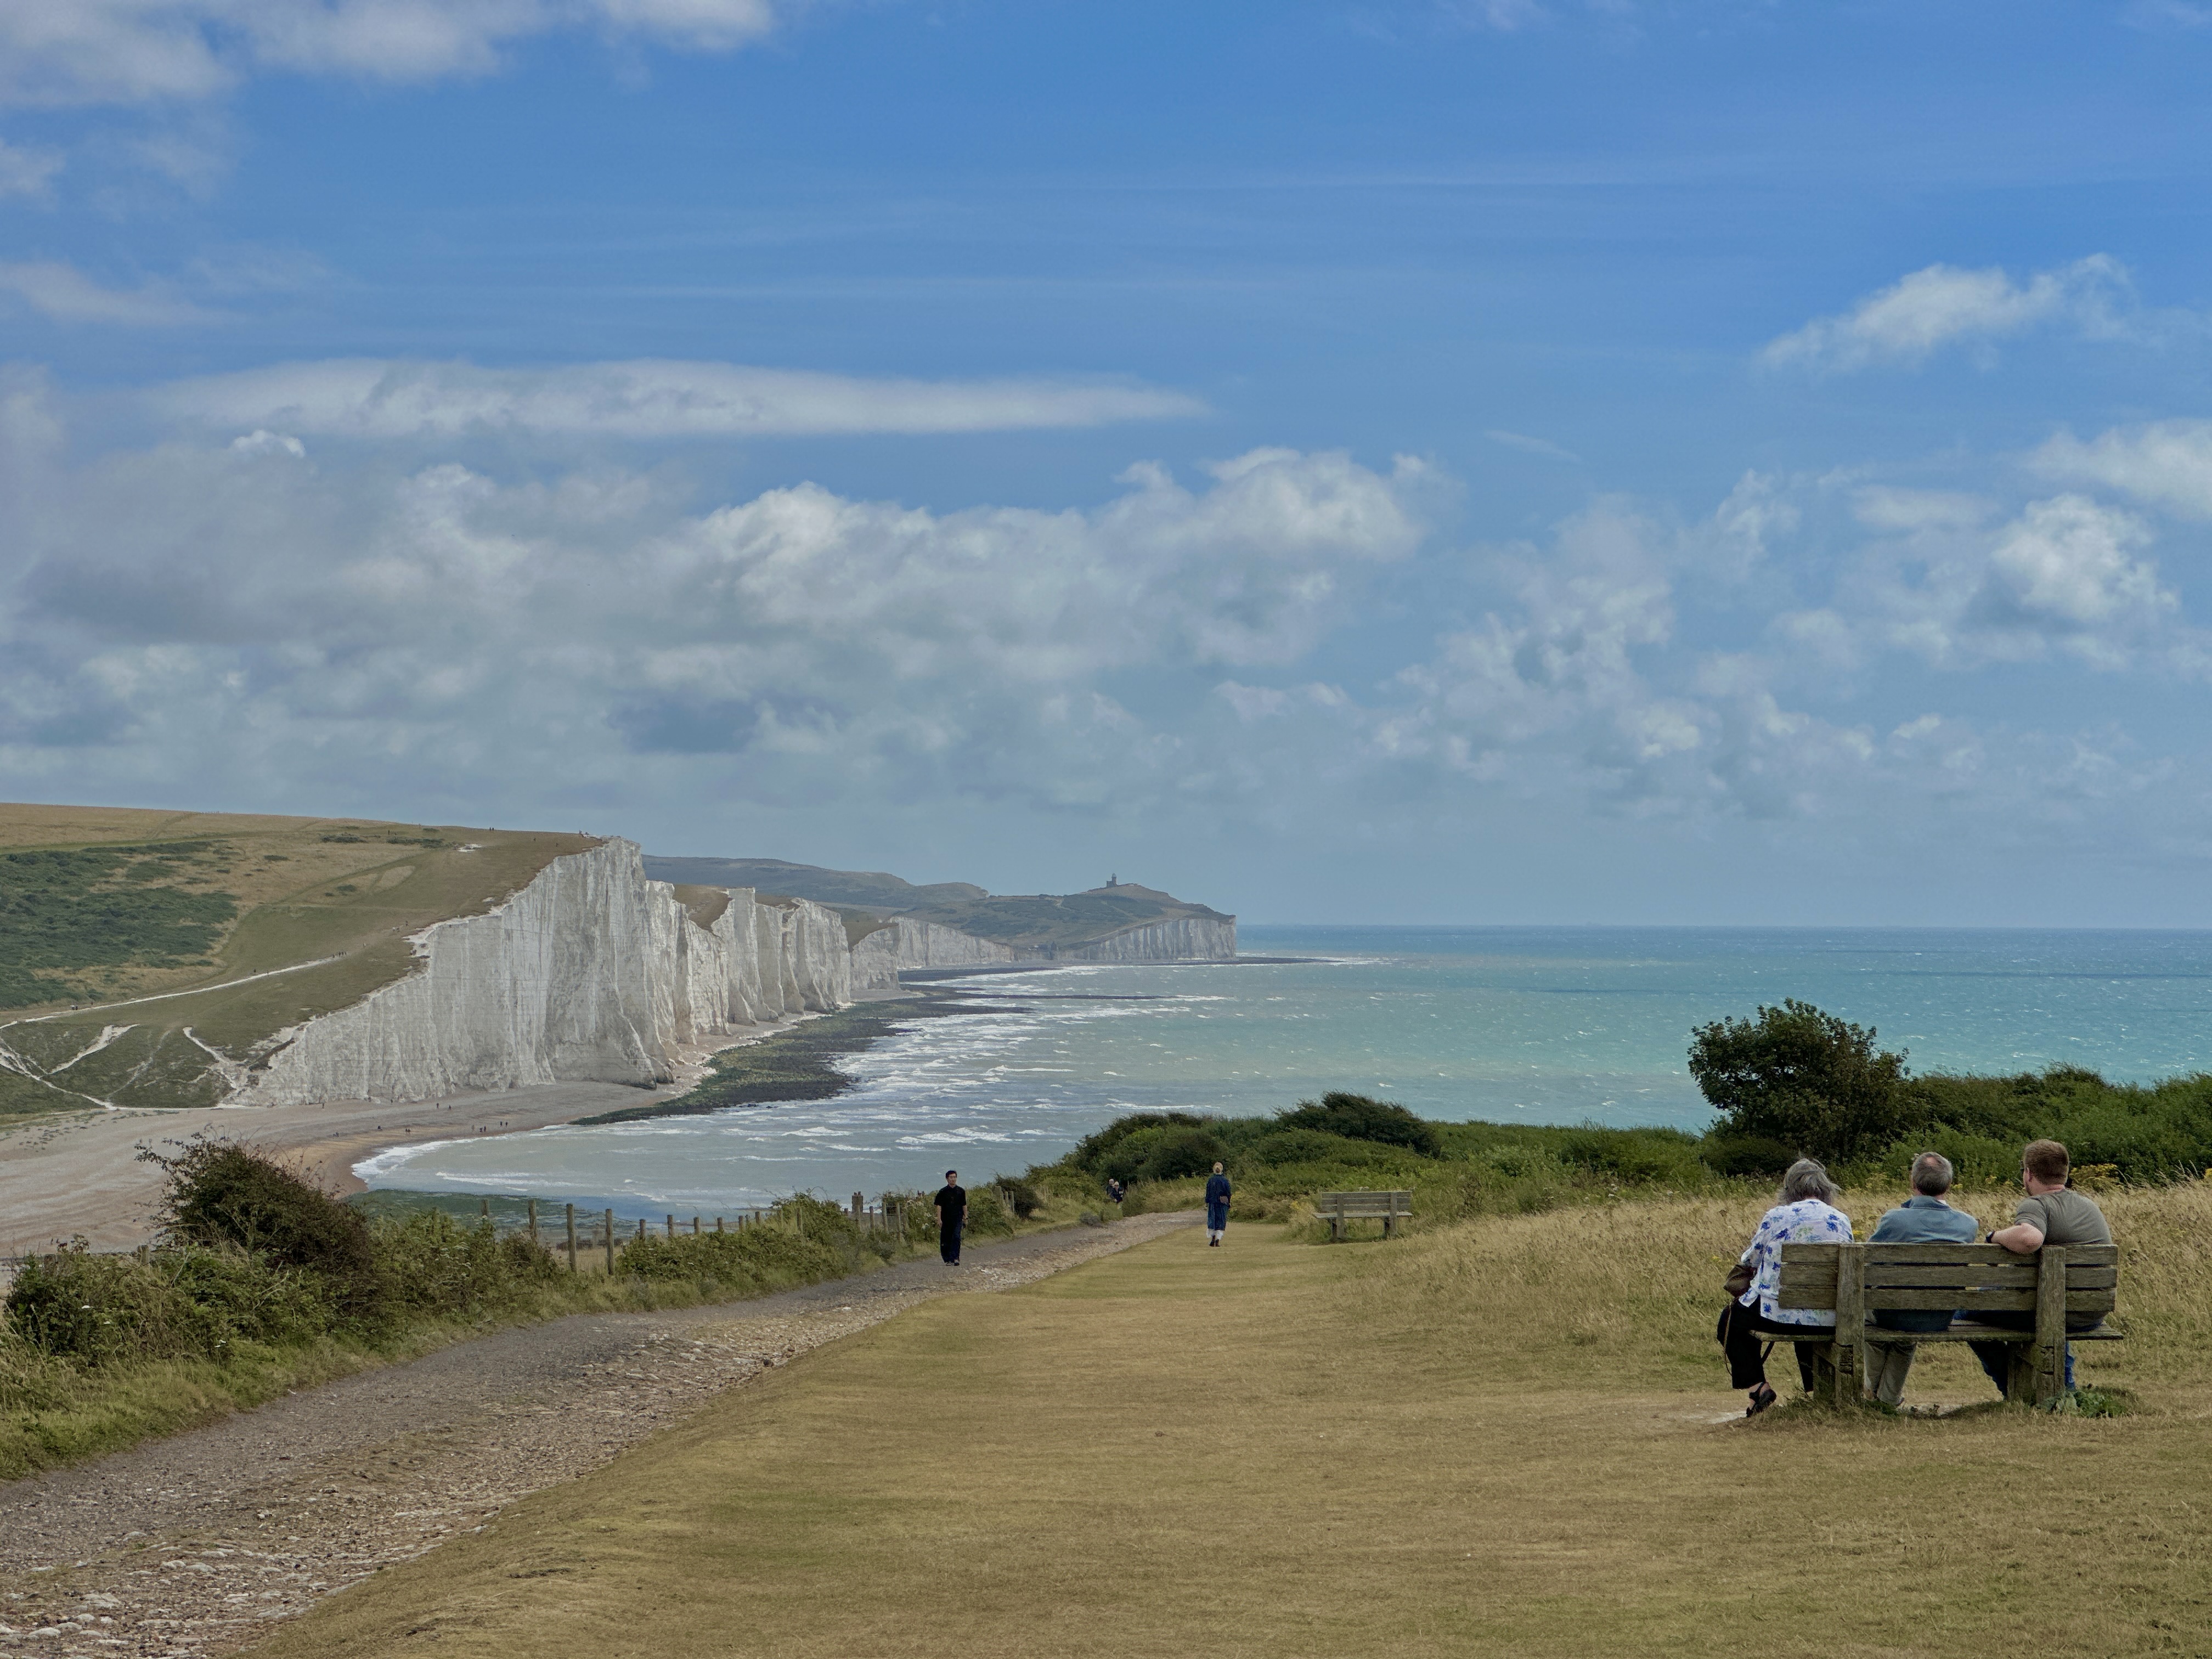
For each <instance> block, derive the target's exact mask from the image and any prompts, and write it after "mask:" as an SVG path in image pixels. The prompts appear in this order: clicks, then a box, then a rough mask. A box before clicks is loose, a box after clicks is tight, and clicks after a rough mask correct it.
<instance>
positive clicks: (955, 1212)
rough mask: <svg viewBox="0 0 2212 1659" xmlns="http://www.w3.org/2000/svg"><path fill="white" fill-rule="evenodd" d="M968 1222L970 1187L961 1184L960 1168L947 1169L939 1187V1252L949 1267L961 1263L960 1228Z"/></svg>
mask: <svg viewBox="0 0 2212 1659" xmlns="http://www.w3.org/2000/svg"><path fill="white" fill-rule="evenodd" d="M966 1225H968V1189H967V1188H965V1187H963V1186H962V1185H961V1184H960V1171H959V1170H946V1171H945V1184H944V1185H943V1186H942V1187H940V1188H938V1189H937V1253H938V1255H940V1256H942V1257H944V1258H945V1265H946V1266H947V1267H958V1266H959V1265H960V1230H961V1229H962V1228H963V1227H965V1226H966Z"/></svg>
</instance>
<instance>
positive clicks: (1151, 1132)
mask: <svg viewBox="0 0 2212 1659" xmlns="http://www.w3.org/2000/svg"><path fill="white" fill-rule="evenodd" d="M1228 1155H1229V1149H1228V1148H1227V1147H1226V1146H1223V1145H1222V1143H1221V1139H1220V1137H1219V1136H1218V1135H1216V1134H1215V1133H1213V1132H1212V1130H1211V1129H1210V1128H1207V1127H1203V1124H1202V1121H1199V1120H1193V1121H1191V1122H1189V1123H1188V1124H1186V1123H1176V1122H1168V1123H1160V1124H1153V1125H1150V1126H1147V1127H1144V1128H1140V1129H1139V1130H1137V1131H1136V1132H1135V1133H1132V1134H1127V1135H1124V1136H1123V1137H1122V1138H1121V1141H1120V1142H1119V1144H1118V1145H1116V1146H1115V1147H1114V1148H1113V1149H1112V1150H1111V1151H1110V1152H1108V1153H1107V1154H1106V1156H1105V1158H1104V1161H1103V1170H1102V1171H1101V1173H1103V1174H1104V1175H1108V1176H1112V1177H1113V1178H1114V1179H1115V1180H1116V1181H1119V1182H1123V1183H1124V1184H1127V1182H1133V1181H1179V1180H1181V1179H1182V1178H1183V1177H1185V1176H1197V1175H1204V1174H1206V1172H1207V1171H1208V1170H1212V1168H1213V1166H1214V1164H1216V1163H1217V1162H1220V1161H1223V1160H1225V1159H1226V1158H1227V1157H1228Z"/></svg>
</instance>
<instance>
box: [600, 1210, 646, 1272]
mask: <svg viewBox="0 0 2212 1659" xmlns="http://www.w3.org/2000/svg"><path fill="white" fill-rule="evenodd" d="M637 1225H639V1226H641V1227H642V1226H643V1225H645V1224H644V1223H643V1222H642V1221H641V1222H639V1223H638V1224H637ZM614 1270H615V1212H613V1211H612V1210H609V1211H608V1212H607V1271H608V1272H609V1273H612V1272H613V1271H614Z"/></svg>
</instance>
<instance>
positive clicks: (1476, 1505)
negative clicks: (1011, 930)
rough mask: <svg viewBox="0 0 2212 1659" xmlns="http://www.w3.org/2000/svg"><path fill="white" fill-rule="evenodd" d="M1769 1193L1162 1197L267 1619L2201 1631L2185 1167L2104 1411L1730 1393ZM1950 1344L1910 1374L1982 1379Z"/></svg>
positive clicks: (1448, 1648) (1068, 1641)
mask: <svg viewBox="0 0 2212 1659" xmlns="http://www.w3.org/2000/svg"><path fill="white" fill-rule="evenodd" d="M1874 1205H1875V1200H1868V1201H1867V1202H1866V1203H1864V1204H1863V1205H1861V1206H1858V1207H1861V1208H1864V1209H1866V1210H1867V1211H1868V1212H1869V1215H1871V1213H1872V1212H1873V1209H1874ZM1757 1207H1758V1206H1757V1205H1756V1204H1752V1203H1747V1202H1746V1201H1744V1200H1674V1201H1672V1202H1668V1201H1653V1202H1648V1203H1635V1204H1621V1205H1618V1206H1611V1207H1608V1208H1599V1209H1582V1210H1570V1211H1561V1212H1553V1213H1550V1214H1545V1215H1537V1216H1525V1217H1515V1218H1503V1219H1493V1220H1488V1221H1483V1222H1479V1223H1474V1224H1469V1225H1462V1226H1457V1227H1453V1228H1449V1229H1443V1230H1439V1231H1437V1232H1434V1233H1430V1234H1426V1235H1417V1236H1415V1237H1412V1238H1410V1239H1407V1240H1403V1241H1400V1242H1398V1243H1392V1244H1388V1245H1383V1244H1372V1245H1345V1246H1341V1247H1336V1248H1328V1247H1322V1246H1316V1245H1313V1244H1310V1243H1301V1242H1298V1241H1297V1239H1295V1238H1294V1237H1291V1235H1290V1234H1289V1233H1287V1232H1285V1231H1284V1230H1282V1229H1279V1228H1274V1227H1263V1226H1242V1227H1238V1228H1237V1229H1235V1230H1233V1231H1232V1232H1231V1243H1230V1245H1229V1246H1228V1248H1226V1249H1219V1250H1209V1249H1206V1247H1205V1243H1204V1236H1203V1234H1202V1233H1200V1232H1197V1231H1192V1232H1188V1233H1181V1234H1177V1235H1175V1236H1173V1237H1170V1238H1168V1239H1166V1240H1164V1241H1162V1242H1160V1243H1156V1244H1153V1245H1150V1246H1146V1247H1144V1248H1142V1249H1136V1250H1133V1251H1131V1252H1128V1253H1127V1254H1125V1255H1120V1256H1116V1257H1114V1258H1110V1259H1109V1260H1107V1261H1101V1262H1098V1263H1095V1264H1093V1265H1091V1266H1089V1267H1083V1268H1079V1269H1078V1270H1075V1271H1073V1272H1072V1273H1067V1274H1065V1275H1063V1276H1061V1277H1060V1278H1057V1279H1049V1280H1046V1281H1044V1282H1042V1283H1041V1284H1038V1285H1032V1286H1030V1287H1028V1288H1026V1289H1024V1290H1020V1291H1012V1292H1007V1293H1003V1294H1000V1295H994V1296H975V1297H954V1298H949V1299H945V1300H941V1301H938V1302H933V1303H931V1304H926V1305H924V1306H922V1307H920V1308H917V1309H915V1310H910V1311H908V1312H907V1313H905V1314H903V1315H902V1316H899V1317H898V1318H896V1319H895V1320H893V1321H891V1322H889V1323H887V1324H885V1325H884V1326H881V1327H878V1328H876V1329H874V1330H872V1331H871V1332H869V1333H867V1334H864V1335H862V1336H859V1337H856V1338H854V1339H851V1340H848V1341H846V1342H843V1343H841V1344H838V1345H836V1346H832V1347H829V1348H827V1349H823V1350H821V1351H818V1352H816V1353H814V1354H811V1355H810V1356H807V1357H806V1358H803V1359H801V1360H799V1361H798V1362H795V1363H794V1364H792V1365H791V1366H790V1367H789V1368H788V1369H787V1370H781V1371H779V1372H776V1373H775V1374H773V1375H771V1376H767V1377H764V1378H763V1379H762V1380H761V1381H760V1382H759V1383H756V1384H754V1385H752V1386H750V1387H748V1388H745V1389H741V1390H738V1391H736V1392H734V1393H732V1394H731V1395H726V1396H725V1397H723V1398H722V1399H720V1400H719V1401H716V1402H714V1404H713V1405H711V1406H709V1407H708V1408H706V1409H705V1410H703V1411H702V1412H701V1413H699V1414H698V1415H697V1416H696V1417H695V1418H693V1419H690V1421H688V1422H687V1423H685V1424H684V1425H681V1426H679V1427H678V1428H675V1429H673V1430H671V1431H669V1432H668V1433H666V1434H665V1435H663V1436H661V1437H659V1438H657V1439H655V1440H653V1441H652V1442H650V1443H647V1444H646V1445H645V1446H643V1447H641V1448H640V1449H637V1450H635V1451H633V1452H631V1453H630V1454H629V1455H625V1456H624V1457H623V1458H621V1459H620V1460H618V1461H617V1462H615V1463H613V1464H611V1465H610V1466H609V1467H608V1468H605V1469H604V1470H602V1471H600V1472H599V1474H595V1475H592V1476H591V1477H588V1478H586V1479H585V1480H580V1481H577V1482H574V1483H573V1484H571V1485H568V1486H562V1487H559V1488H556V1489H554V1490H551V1491H549V1492H544V1493H542V1494H540V1495H539V1496H538V1497H536V1498H531V1499H529V1500H526V1501H525V1502H524V1503H522V1504H519V1505H517V1506H516V1507H515V1508H514V1509H513V1510H509V1511H508V1512H507V1514H506V1515H505V1516H502V1518H501V1520H500V1521H499V1522H497V1523H496V1524H495V1525H494V1526H493V1527H491V1528H489V1529H487V1530H486V1531H485V1532H483V1534H478V1535H476V1536H473V1537H470V1538H467V1539H464V1540H461V1541H457V1542H455V1543H453V1544H450V1545H447V1546H446V1547H442V1548H441V1549H439V1550H437V1551H435V1552H434V1553H431V1554H429V1555H427V1556H425V1557H423V1558H422V1559H419V1560H417V1561H416V1562H414V1563H412V1564H410V1565H407V1566H405V1567H404V1568H398V1569H393V1570H392V1571H387V1572H385V1573H383V1574H381V1575H380V1576H378V1577H376V1578H375V1579H374V1580H372V1581H371V1582H369V1583H366V1584H363V1585H361V1586H358V1587H356V1589H352V1590H349V1591H347V1592H346V1593H344V1594H343V1595H339V1596H337V1597H336V1598H334V1599H333V1600H332V1601H329V1602H327V1603H325V1605H324V1607H322V1608H321V1609H320V1610H319V1611H318V1612H316V1613H313V1614H311V1615H309V1616H308V1617H307V1618H306V1619H304V1620H301V1621H300V1622H299V1623H297V1624H295V1625H293V1626H288V1627H287V1628H286V1629H284V1630H283V1632H280V1633H278V1634H277V1635H276V1637H275V1638H273V1639H272V1640H270V1642H269V1643H267V1644H264V1646H262V1647H260V1648H258V1649H256V1650H254V1651H255V1652H256V1653H257V1654H264V1655H269V1656H285V1655H301V1656H307V1655H314V1656H324V1655H334V1654H347V1655H368V1654H375V1655H383V1654H412V1653H416V1652H422V1653H453V1652H462V1651H465V1652H467V1653H469V1654H471V1655H475V1656H484V1659H503V1656H509V1655H513V1656H517V1659H520V1656H523V1655H526V1654H531V1655H535V1654H539V1653H543V1652H546V1651H550V1650H563V1651H565V1650H579V1651H586V1652H591V1653H594V1654H600V1655H609V1656H622V1655H631V1654H636V1655H647V1654H650V1655H654V1656H669V1655H676V1656H688V1655H703V1654H732V1653H763V1654H775V1655H779V1656H782V1655H790V1656H811V1655H822V1656H833V1655H834V1656H838V1659H845V1656H850V1655H853V1654H872V1653H887V1654H908V1653H924V1652H929V1653H934V1652H939V1651H949V1652H954V1653H959V1654H963V1655H1000V1654H1004V1655H1014V1654H1022V1655H1034V1654H1040V1653H1060V1652H1071V1651H1073V1652H1091V1651H1097V1652H1101V1653H1135V1654H1177V1655H1181V1654H1190V1653H1199V1654H1206V1655H1229V1656H1237V1655H1247V1654H1249V1655H1255V1656H1257V1655H1266V1656H1270V1659H1279V1656H1286V1655H1336V1654H1352V1653H1355V1652H1360V1651H1367V1650H1374V1651H1388V1652H1389V1653H1392V1654H1395V1655H1429V1654H1447V1653H1449V1654H1465V1653H1480V1654H1512V1655H1523V1654H1527V1655H1549V1654H1574V1655H1589V1654H1607V1655H1610V1654H1615V1653H1628V1652H1636V1653H1659V1654H1675V1653H1680V1654H1696V1655H1700V1656H1704V1655H1736V1654H1742V1655H1747V1656H1748V1655H1771V1654H1815V1653H1817V1654H1823V1655H1841V1656H1857V1655H1877V1654H1879V1655H1894V1654H1921V1653H1925V1654H1928V1655H1930V1656H1936V1655H1960V1654H1985V1653H1986V1654H1995V1653H2003V1654H2006V1655H2008V1656H2010V1655H2017V1654H2027V1653H2033V1654H2036V1655H2071V1654H2083V1655H2088V1654H2094V1655H2100V1656H2104V1655H2114V1654H2133V1653H2139V1652H2141V1653H2166V1652H2178V1653H2190V1654H2202V1653H2207V1652H2212V1553H2208V1545H2212V1461H2209V1460H2208V1457H2207V1454H2208V1452H2212V1433H2208V1429H2207V1422H2206V1418H2207V1408H2208V1407H2212V1389H2209V1388H2208V1387H2207V1385H2206V1384H2205V1383H2204V1382H2203V1379H2202V1378H2201V1377H2200V1376H2198V1375H2197V1370H2198V1366H2199V1363H2200V1361H2201V1358H2202V1355H2203V1337H2204V1320H2205V1317H2206V1314H2205V1310H2206V1308H2207V1306H2208V1304H2212V1298H2208V1297H2207V1296H2206V1294H2205V1290H2206V1266H2207V1264H2206V1246H2205V1244H2204V1243H2203V1242H2202V1241H2203V1239H2204V1238H2205V1237H2206V1235H2207V1227H2206V1224H2207V1223H2208V1222H2212V1195H2208V1194H2203V1193H2201V1192H2197V1191H2193V1190H2191V1191H2185V1192H2179V1193H2176V1194H2154V1195H2151V1196H2150V1197H2148V1198H2145V1199H2143V1200H2142V1201H2141V1203H2140V1204H2137V1203H2136V1200H2133V1199H2132V1198H2131V1199H2130V1200H2129V1201H2128V1203H2126V1204H2115V1205H2114V1206H2111V1207H2112V1209H2113V1211H2114V1215H2115V1221H2116V1225H2118V1226H2119V1228H2120V1230H2121V1231H2122V1233H2123V1237H2135V1238H2140V1239H2143V1240H2145V1241H2147V1242H2148V1243H2151V1244H2153V1245H2154V1246H2157V1247H2159V1248H2160V1249H2163V1251H2164V1254H2165V1255H2166V1257H2167V1258H2168V1260H2169V1264H2170V1265H2169V1267H2168V1268H2167V1269H2166V1271H2165V1272H2164V1273H2162V1274H2161V1273H2160V1272H2156V1271H2152V1270H2150V1269H2148V1267H2144V1266H2143V1264H2142V1263H2141V1262H2135V1263H2133V1264H2132V1266H2133V1267H2136V1268H2141V1269H2142V1270H2141V1271H2137V1272H2135V1273H2133V1277H2130V1276H2128V1275H2130V1273H2131V1267H2130V1265H2124V1267H2123V1274H2124V1277H2123V1280H2122V1291H2121V1296H2122V1307H2123V1310H2130V1309H2131V1308H2136V1307H2139V1308H2140V1310H2141V1317H2140V1318H2139V1319H2138V1320H2137V1321H2136V1329H2137V1330H2138V1331H2139V1332H2140V1333H2141V1334H2140V1335H2139V1336H2138V1337H2137V1338H2136V1340H2133V1341H2131V1342H2130V1343H2128V1344H2124V1345H2106V1348H2105V1350H2103V1351H2100V1352H2098V1353H2097V1355H2096V1358H2095V1360H2094V1369H2093V1370H2092V1371H2091V1372H2090V1373H2089V1374H2088V1377H2087V1380H2090V1381H2093V1382H2096V1383H2100V1385H2106V1386H2110V1385H2114V1384H2118V1385H2121V1386H2124V1387H2127V1388H2129V1389H2132V1390H2133V1391H2134V1392H2135V1394H2136V1396H2137V1398H2138V1399H2139V1401H2140V1402H2141V1409H2140V1410H2139V1411H2138V1412H2137V1413H2136V1414H2134V1415H2130V1416H2127V1417H2123V1418H2119V1419H2095V1420H2091V1419H2080V1418H2063V1419H2062V1418H2054V1417H2049V1416H2042V1415H2038V1414H2035V1413H2029V1412H2026V1411H2024V1410H2020V1409H2017V1408H2009V1407H1990V1408H1988V1409H1984V1410H1980V1411H1972V1412H1968V1413H1964V1414H1961V1415H1960V1416H1956V1417H1952V1418H1948V1419H1941V1420H1924V1421H1923V1420H1897V1419H1883V1418H1878V1417H1863V1418H1849V1419H1834V1418H1830V1417H1826V1416H1825V1415H1820V1414H1815V1413H1796V1412H1790V1411H1783V1412H1778V1413H1771V1414H1770V1415H1769V1417H1767V1418H1765V1419H1759V1421H1757V1422H1755V1423H1750V1424H1744V1423H1735V1422H1722V1421H1717V1420H1716V1419H1719V1418H1721V1417H1722V1416H1723V1413H1731V1412H1733V1411H1735V1410H1740V1409H1741V1396H1736V1395H1730V1394H1729V1393H1728V1392H1726V1388H1725V1383H1726V1379H1725V1375H1724V1373H1723V1371H1722V1370H1721V1368H1720V1361H1719V1354H1718V1351H1717V1348H1715V1347H1714V1346H1713V1345H1712V1344H1711V1340H1710V1331H1711V1321H1712V1315H1713V1311H1714V1307H1715V1304H1716V1302H1717V1291H1715V1290H1714V1289H1713V1288H1712V1285H1711V1283H1710V1282H1709V1281H1717V1279H1718V1278H1719V1276H1720V1272H1721V1269H1720V1268H1719V1267H1718V1266H1717V1263H1716V1262H1715V1261H1714V1260H1713V1258H1714V1257H1715V1256H1716V1255H1723V1254H1726V1255H1732V1254H1733V1252H1734V1249H1735V1248H1737V1247H1738V1246H1737V1244H1735V1243H1729V1241H1730V1240H1735V1241H1739V1242H1740V1241H1741V1238H1742V1237H1744V1235H1745V1234H1746V1233H1747V1231H1748V1226H1749V1223H1750V1220H1751V1219H1752V1218H1753V1216H1755V1214H1756V1211H1757ZM2131 1224H2132V1225H2131ZM2167 1245H2170V1246H2171V1247H2172V1248H2171V1249H2165V1248H2164V1247H2165V1246H2167ZM2133 1255H2136V1252H2135V1251H2134V1250H2133V1249H2130V1256H2131V1257H2132V1256H2133ZM2131 1285H2135V1286H2136V1287H2137V1288H2136V1292H2135V1294H2133V1296H2132V1297H2131V1291H2130V1286H2131ZM1923 1352H1926V1351H1923ZM1778 1358H1779V1356H1778ZM1969 1364H1970V1362H1968V1361H1967V1360H1966V1358H1965V1357H1964V1356H1963V1355H1961V1354H1958V1353H1944V1354H1940V1355H1929V1357H1924V1358H1923V1361H1922V1365H1923V1370H1922V1371H1920V1372H1918V1373H1916V1376H1915V1383H1916V1388H1915V1389H1914V1390H1912V1391H1911V1393H1910V1394H1909V1395H1908V1398H1909V1399H1911V1398H1915V1397H1917V1398H1934V1399H1951V1400H1954V1401H1972V1400H1983V1399H1989V1398H1992V1397H1993V1395H1992V1394H1991V1391H1990V1390H1989V1389H1988V1388H1987V1385H1986V1384H1984V1383H1981V1382H1980V1380H1979V1377H1978V1373H1976V1372H1972V1371H1971V1370H1970V1369H1969ZM1777 1380H1778V1382H1779V1381H1780V1380H1781V1379H1780V1375H1779V1373H1778V1377H1777Z"/></svg>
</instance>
